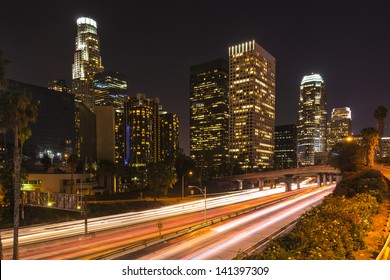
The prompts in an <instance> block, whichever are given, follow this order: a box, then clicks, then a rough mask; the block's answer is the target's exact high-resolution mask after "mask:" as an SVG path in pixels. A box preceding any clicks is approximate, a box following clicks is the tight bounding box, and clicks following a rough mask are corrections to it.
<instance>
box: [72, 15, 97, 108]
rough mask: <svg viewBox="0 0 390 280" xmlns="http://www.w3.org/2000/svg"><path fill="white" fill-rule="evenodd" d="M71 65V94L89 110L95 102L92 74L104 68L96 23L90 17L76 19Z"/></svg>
mask: <svg viewBox="0 0 390 280" xmlns="http://www.w3.org/2000/svg"><path fill="white" fill-rule="evenodd" d="M75 41H76V47H75V53H74V62H73V65H72V90H71V92H72V94H74V95H75V96H76V99H79V100H80V101H81V102H83V103H84V104H85V105H86V106H87V107H88V108H89V109H90V110H91V111H93V108H94V104H95V93H94V76H95V74H96V73H100V72H102V71H103V70H104V67H103V65H102V60H101V57H100V39H99V36H98V34H97V24H96V21H94V20H93V19H91V18H88V17H81V18H79V19H77V36H76V40H75Z"/></svg>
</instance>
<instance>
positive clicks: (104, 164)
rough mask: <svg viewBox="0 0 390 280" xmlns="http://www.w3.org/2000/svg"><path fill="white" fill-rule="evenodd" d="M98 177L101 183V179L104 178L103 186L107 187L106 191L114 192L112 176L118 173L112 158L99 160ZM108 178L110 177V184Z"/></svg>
mask: <svg viewBox="0 0 390 280" xmlns="http://www.w3.org/2000/svg"><path fill="white" fill-rule="evenodd" d="M97 173H98V177H99V183H100V180H101V179H102V178H103V186H104V188H105V192H108V193H112V192H113V186H112V183H113V182H112V177H113V175H114V174H115V173H116V165H115V163H114V162H113V161H111V160H105V159H104V160H101V161H99V162H98V170H97ZM108 179H110V183H109V184H108Z"/></svg>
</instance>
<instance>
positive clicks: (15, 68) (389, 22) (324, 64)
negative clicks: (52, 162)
mask: <svg viewBox="0 0 390 280" xmlns="http://www.w3.org/2000/svg"><path fill="white" fill-rule="evenodd" d="M9 2H10V3H9ZM31 2H32V3H23V2H20V1H5V3H4V2H2V5H1V6H2V7H1V10H2V12H1V16H0V30H1V32H0V48H2V49H3V51H4V55H5V58H6V59H8V60H10V61H11V64H10V65H9V67H8V68H7V71H8V77H9V78H10V79H13V80H17V81H21V82H25V83H30V84H35V85H39V86H44V87H46V86H47V83H48V81H49V80H51V79H56V78H58V79H65V80H66V81H67V84H68V86H70V85H71V74H72V72H71V71H72V63H73V53H74V49H75V43H74V42H75V37H76V20H77V18H78V17H81V16H87V17H91V18H93V19H94V20H95V21H97V25H98V35H99V37H100V43H101V56H102V63H103V66H104V67H105V69H106V70H114V71H118V72H120V73H122V74H123V75H125V76H126V79H127V82H128V92H129V94H130V95H131V96H135V94H136V93H138V92H143V93H145V94H146V95H147V96H148V97H159V98H160V102H161V104H162V105H163V108H164V109H165V110H166V111H169V112H172V113H178V114H179V117H180V125H181V127H180V134H181V135H180V142H181V143H180V145H181V147H182V148H183V149H184V151H185V152H186V153H187V154H189V68H190V66H191V65H193V64H199V63H203V62H206V61H209V60H213V59H216V58H221V57H224V58H227V56H228V47H229V46H231V45H235V44H239V43H243V42H246V41H249V40H253V39H254V40H256V42H257V43H259V44H260V45H261V46H262V47H263V48H264V49H266V50H267V51H268V52H269V53H270V54H271V55H273V56H274V57H275V58H276V124H277V125H281V124H292V123H295V122H296V116H297V105H298V94H299V85H300V82H301V80H302V77H303V76H304V75H306V74H310V73H311V72H315V73H319V74H320V75H322V77H323V79H324V81H325V89H326V94H327V103H328V113H329V116H330V112H331V110H332V108H334V107H344V106H348V107H350V108H351V110H352V120H353V132H354V133H355V134H358V133H359V132H360V130H361V129H362V128H365V127H369V126H373V127H376V123H375V119H374V117H373V112H374V110H375V108H376V107H377V106H379V105H384V106H386V107H387V108H388V110H389V113H388V117H387V119H386V128H385V133H387V134H389V133H390V95H389V94H390V89H389V87H388V83H389V80H390V70H389V65H390V55H389V51H390V17H389V16H388V10H387V9H386V8H385V6H384V5H385V1H381V2H382V3H383V4H380V3H381V2H378V3H377V2H376V1H369V2H364V4H357V3H358V2H357V1H354V2H352V1H351V2H350V5H347V4H346V3H345V1H337V2H336V3H337V4H329V3H328V2H329V1H312V2H302V1H289V4H284V3H283V2H280V1H259V0H258V1H227V0H225V1H219V0H216V1H211V0H210V1H203V0H202V1H180V2H172V1H122V2H119V1H104V2H98V1H91V2H90V3H89V4H85V3H84V2H83V1H77V2H76V1H61V2H58V3H57V2H56V3H52V4H46V3H45V2H40V1H31ZM321 2H322V3H321ZM341 2H343V3H341ZM359 2H361V1H359ZM59 3H61V4H59ZM103 3H104V4H103ZM124 3H129V4H127V5H128V6H127V7H125V6H123V5H124ZM179 3H180V4H179Z"/></svg>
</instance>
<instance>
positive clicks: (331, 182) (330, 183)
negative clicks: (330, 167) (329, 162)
mask: <svg viewBox="0 0 390 280" xmlns="http://www.w3.org/2000/svg"><path fill="white" fill-rule="evenodd" d="M332 184H333V174H329V185H332Z"/></svg>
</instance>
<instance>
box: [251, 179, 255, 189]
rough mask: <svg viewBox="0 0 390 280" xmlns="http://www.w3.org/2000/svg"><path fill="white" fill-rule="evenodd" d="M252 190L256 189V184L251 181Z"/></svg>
mask: <svg viewBox="0 0 390 280" xmlns="http://www.w3.org/2000/svg"><path fill="white" fill-rule="evenodd" d="M250 183H251V189H254V188H255V182H253V181H251V182H250Z"/></svg>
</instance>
